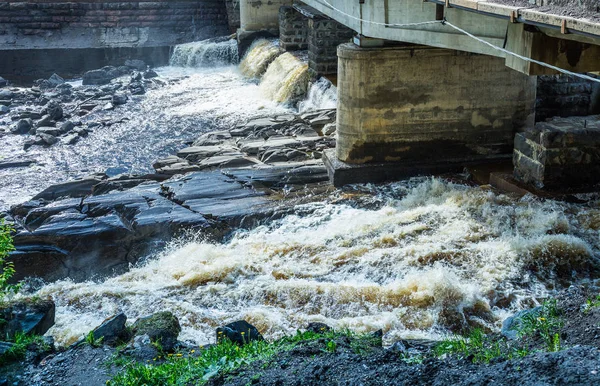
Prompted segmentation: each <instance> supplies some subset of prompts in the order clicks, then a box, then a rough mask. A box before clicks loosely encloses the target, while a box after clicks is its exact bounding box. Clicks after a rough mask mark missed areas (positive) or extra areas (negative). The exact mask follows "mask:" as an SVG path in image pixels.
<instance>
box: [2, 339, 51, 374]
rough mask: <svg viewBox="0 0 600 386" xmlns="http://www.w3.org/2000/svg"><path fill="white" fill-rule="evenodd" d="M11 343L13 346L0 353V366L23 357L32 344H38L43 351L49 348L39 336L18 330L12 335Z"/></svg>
mask: <svg viewBox="0 0 600 386" xmlns="http://www.w3.org/2000/svg"><path fill="white" fill-rule="evenodd" d="M11 343H14V346H13V347H11V348H10V350H8V351H7V352H5V353H4V354H3V355H0V366H3V365H5V364H7V363H10V362H15V361H18V360H21V359H23V358H24V357H25V353H27V347H29V346H30V345H32V344H36V345H38V347H39V348H41V349H42V350H43V351H47V350H48V349H49V348H50V347H49V346H48V344H46V343H45V342H44V338H42V337H41V336H38V335H25V334H24V333H22V332H18V333H17V334H16V335H15V336H14V337H13V339H12V342H11Z"/></svg>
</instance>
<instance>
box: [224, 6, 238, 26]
mask: <svg viewBox="0 0 600 386" xmlns="http://www.w3.org/2000/svg"><path fill="white" fill-rule="evenodd" d="M225 6H226V7H227V19H228V21H229V31H230V32H231V33H235V32H236V31H237V29H238V28H240V0H225Z"/></svg>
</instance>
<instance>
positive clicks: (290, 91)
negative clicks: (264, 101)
mask: <svg viewBox="0 0 600 386" xmlns="http://www.w3.org/2000/svg"><path fill="white" fill-rule="evenodd" d="M307 84H308V65H307V64H306V63H303V62H301V61H300V60H299V59H298V58H296V57H295V56H294V55H292V54H290V53H289V52H286V53H284V54H281V55H279V56H278V57H277V59H275V60H274V61H273V63H271V64H270V65H269V68H267V72H265V75H264V76H263V78H262V80H261V81H260V90H261V92H262V93H263V95H264V96H265V97H267V98H269V99H270V100H273V101H275V102H278V103H286V102H290V101H294V100H297V99H299V98H301V97H303V96H304V95H305V94H306V86H307Z"/></svg>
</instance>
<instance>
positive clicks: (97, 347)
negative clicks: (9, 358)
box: [0, 287, 600, 386]
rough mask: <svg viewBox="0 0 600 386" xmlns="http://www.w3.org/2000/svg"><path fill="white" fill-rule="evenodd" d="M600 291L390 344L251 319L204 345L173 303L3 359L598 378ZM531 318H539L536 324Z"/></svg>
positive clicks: (48, 377)
mask: <svg viewBox="0 0 600 386" xmlns="http://www.w3.org/2000/svg"><path fill="white" fill-rule="evenodd" d="M598 291H599V290H598V288H591V287H588V288H584V287H571V288H569V289H567V290H565V291H563V292H561V293H560V294H559V296H558V297H557V300H556V303H555V304H554V303H553V305H552V309H551V310H550V311H548V309H545V308H544V307H547V306H546V305H544V306H543V307H538V308H535V309H531V310H528V311H524V312H521V313H519V314H517V315H515V316H514V317H513V318H510V319H508V320H509V322H505V327H504V328H503V330H502V333H498V334H495V333H487V334H482V335H480V337H483V338H482V340H481V341H479V342H478V341H476V340H475V335H470V337H469V339H463V338H451V339H448V340H444V341H441V342H436V341H428V340H422V339H421V340H419V339H417V340H414V339H413V340H411V339H405V340H400V341H398V342H396V343H395V344H394V345H392V346H390V347H382V344H381V334H380V333H378V332H376V333H373V334H367V335H360V334H353V333H351V332H343V331H340V332H333V331H332V330H331V329H330V328H329V327H328V326H326V325H324V324H319V323H313V324H311V325H309V326H307V327H306V329H303V332H298V334H297V335H295V336H293V337H287V338H284V339H280V340H277V341H274V342H271V343H267V342H264V340H263V338H262V336H261V335H260V333H258V331H257V330H256V329H255V328H254V327H253V326H251V325H249V324H247V323H246V322H243V321H240V322H236V323H232V324H229V325H227V326H223V327H221V328H218V329H217V330H216V331H215V338H216V340H217V342H219V341H221V343H217V344H216V345H208V346H203V347H198V346H194V345H190V344H189V343H185V342H179V341H177V335H178V334H179V331H180V328H179V322H178V321H177V319H176V318H175V317H174V316H173V315H172V314H170V313H169V312H162V313H157V314H154V315H151V316H148V317H146V318H142V319H140V320H138V321H136V322H135V323H133V324H127V325H128V326H129V327H127V326H126V317H125V315H122V314H120V315H116V316H115V317H113V318H110V319H108V320H106V321H105V322H104V323H103V324H102V325H101V326H98V327H97V328H96V329H94V330H93V331H91V332H90V334H88V337H87V338H86V339H85V341H81V342H78V343H76V344H74V345H72V346H71V347H69V348H59V349H58V350H56V349H52V348H46V350H45V351H44V350H42V351H40V349H39V347H38V346H36V345H31V347H29V348H28V350H29V352H30V354H28V355H26V356H25V358H26V359H24V360H22V361H20V362H18V364H17V363H11V365H10V366H7V367H4V368H3V375H2V377H4V379H0V382H4V383H2V384H14V385H81V384H85V385H88V386H94V385H98V386H99V385H104V384H106V382H112V383H110V384H114V385H120V384H147V385H165V384H205V383H206V384H208V385H248V384H259V385H334V384H336V385H390V384H395V385H447V384H457V385H489V384H497V385H583V384H585V385H599V384H600V361H598V357H599V355H600V329H599V327H598V320H600V300H598V299H600V295H598ZM546 304H549V303H546ZM546 319H550V320H549V321H547V322H546ZM532 320H533V321H534V323H537V324H535V327H534V328H532V329H528V327H526V326H529V324H528V323H530V322H531V321H532ZM549 332H550V333H552V334H556V336H557V337H558V338H556V339H558V340H557V345H556V346H554V347H553V348H549V347H548V345H547V342H546V340H545V336H546V334H547V333H549ZM223 337H226V338H223ZM478 339H479V338H478ZM229 342H234V343H229ZM236 345H237V348H236ZM517 350H520V351H517ZM215 355H217V357H215ZM221 355H223V356H221ZM142 369H144V370H143V371H142ZM0 378H1V377H0Z"/></svg>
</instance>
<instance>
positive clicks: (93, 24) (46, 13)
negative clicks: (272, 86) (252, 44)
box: [0, 0, 229, 50]
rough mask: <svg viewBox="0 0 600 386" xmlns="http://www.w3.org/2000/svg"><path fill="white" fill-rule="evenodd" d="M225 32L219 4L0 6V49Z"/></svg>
mask: <svg viewBox="0 0 600 386" xmlns="http://www.w3.org/2000/svg"><path fill="white" fill-rule="evenodd" d="M227 33H229V28H228V20H227V11H226V3H225V1H224V0H201V1H199V0H153V1H149V0H141V1H124V0H83V1H69V2H67V1H56V0H52V1H49V0H36V1H33V0H13V1H8V2H7V1H3V2H0V50H2V49H31V48H70V47H69V40H71V42H70V43H71V44H72V45H73V46H74V47H73V48H94V47H106V46H115V47H119V46H160V45H173V44H175V43H180V42H184V41H191V40H195V39H198V38H208V37H212V36H215V35H217V34H227ZM94 35H96V36H97V37H96V39H95V40H94ZM128 35H131V36H128Z"/></svg>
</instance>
